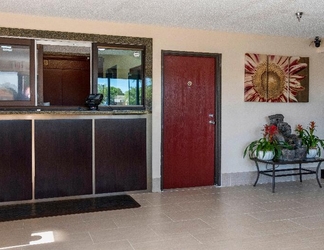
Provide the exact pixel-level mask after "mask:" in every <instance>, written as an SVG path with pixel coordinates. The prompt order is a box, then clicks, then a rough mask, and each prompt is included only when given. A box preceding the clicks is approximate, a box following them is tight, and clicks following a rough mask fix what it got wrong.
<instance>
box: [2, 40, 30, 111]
mask: <svg viewBox="0 0 324 250" xmlns="http://www.w3.org/2000/svg"><path fill="white" fill-rule="evenodd" d="M34 51H35V49H34V41H33V40H27V39H26V40H25V39H7V38H0V106H28V105H30V106H32V105H35V104H34V101H35V95H34V93H35V91H34V89H35V87H34V86H35V80H34V79H35V59H34Z"/></svg>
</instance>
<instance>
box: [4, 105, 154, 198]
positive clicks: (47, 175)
mask: <svg viewBox="0 0 324 250" xmlns="http://www.w3.org/2000/svg"><path fill="white" fill-rule="evenodd" d="M147 118H148V114H147V113H145V112H144V111H69V110H67V111H46V110H45V111H43V110H41V109H38V110H31V111H30V110H29V111H10V110H8V111H0V141H1V143H0V173H1V174H0V202H16V201H26V200H37V199H46V198H61V197H67V196H80V195H93V196H95V195H100V194H105V193H113V192H124V191H135V190H146V189H147Z"/></svg>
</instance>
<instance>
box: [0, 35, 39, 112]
mask: <svg viewBox="0 0 324 250" xmlns="http://www.w3.org/2000/svg"><path fill="white" fill-rule="evenodd" d="M8 44H10V45H22V46H29V85H30V100H10V101H7V100H6V101H4V100H0V106H4V107H15V106H16V107H21V106H36V103H35V93H36V88H35V66H36V60H35V40H34V39H21V38H4V37H0V45H8Z"/></svg>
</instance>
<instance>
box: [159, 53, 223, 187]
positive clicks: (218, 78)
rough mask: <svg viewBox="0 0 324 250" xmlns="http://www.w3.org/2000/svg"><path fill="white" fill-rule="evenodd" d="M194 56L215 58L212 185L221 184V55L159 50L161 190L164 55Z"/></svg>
mask: <svg viewBox="0 0 324 250" xmlns="http://www.w3.org/2000/svg"><path fill="white" fill-rule="evenodd" d="M166 55H173V56H195V57H212V58H214V59H215V72H216V75H215V84H216V86H215V122H216V124H215V153H214V156H215V161H214V162H215V166H214V169H215V176H214V185H217V186H221V162H222V161H221V156H222V154H221V145H222V144H221V117H222V116H221V111H222V109H221V104H222V102H221V101H222V100H221V94H222V91H221V90H222V88H221V87H222V86H221V79H222V78H221V76H222V75H221V73H222V68H221V67H222V55H221V54H218V53H205V52H188V51H173V50H161V100H162V101H161V190H163V167H164V159H163V157H164V153H163V143H164V142H163V138H164V137H163V134H164V131H163V128H164V126H163V125H164V120H163V114H164V65H163V62H164V56H166Z"/></svg>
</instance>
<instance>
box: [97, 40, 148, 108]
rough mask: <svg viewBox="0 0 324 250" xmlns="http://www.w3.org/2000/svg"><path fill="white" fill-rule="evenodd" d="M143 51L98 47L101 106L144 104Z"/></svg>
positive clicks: (98, 84)
mask: <svg viewBox="0 0 324 250" xmlns="http://www.w3.org/2000/svg"><path fill="white" fill-rule="evenodd" d="M142 68H143V67H142V52H141V51H139V50H129V49H111V48H105V47H100V46H99V47H98V83H97V86H98V89H97V91H98V93H101V94H103V96H104V97H103V101H102V103H101V106H109V105H143V99H142V98H143V97H142V91H143V81H142V76H143V73H142Z"/></svg>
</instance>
